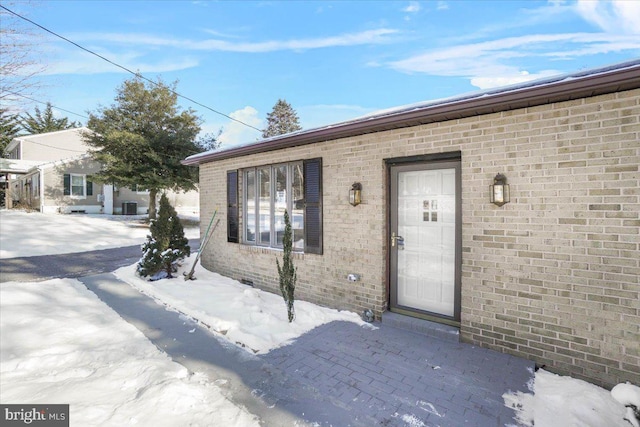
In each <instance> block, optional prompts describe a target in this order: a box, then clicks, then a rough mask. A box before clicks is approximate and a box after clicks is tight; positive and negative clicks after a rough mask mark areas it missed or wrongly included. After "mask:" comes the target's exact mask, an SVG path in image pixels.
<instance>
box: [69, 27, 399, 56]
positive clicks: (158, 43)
mask: <svg viewBox="0 0 640 427" xmlns="http://www.w3.org/2000/svg"><path fill="white" fill-rule="evenodd" d="M396 33H398V30H394V29H389V28H379V29H376V30H367V31H361V32H357V33H345V34H340V35H336V36H328V37H317V38H306V39H305V38H301V39H291V40H270V41H262V42H236V41H226V40H219V39H207V40H201V41H194V40H180V39H175V38H165V37H160V36H155V35H150V34H121V33H89V34H77V35H75V37H73V38H74V39H75V40H83V41H91V40H100V41H102V42H105V41H107V42H113V43H119V44H123V45H129V44H132V45H135V46H136V47H138V48H140V47H142V46H144V45H146V46H153V47H174V48H178V49H187V50H204V51H227V52H246V53H256V52H275V51H282V50H306V49H320V48H328V47H336V46H358V45H365V44H380V43H387V42H389V41H390V39H389V37H388V36H390V35H392V34H396Z"/></svg>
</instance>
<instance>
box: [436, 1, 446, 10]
mask: <svg viewBox="0 0 640 427" xmlns="http://www.w3.org/2000/svg"><path fill="white" fill-rule="evenodd" d="M447 9H449V5H448V4H447V2H446V1H439V2H438V5H437V6H436V10H447Z"/></svg>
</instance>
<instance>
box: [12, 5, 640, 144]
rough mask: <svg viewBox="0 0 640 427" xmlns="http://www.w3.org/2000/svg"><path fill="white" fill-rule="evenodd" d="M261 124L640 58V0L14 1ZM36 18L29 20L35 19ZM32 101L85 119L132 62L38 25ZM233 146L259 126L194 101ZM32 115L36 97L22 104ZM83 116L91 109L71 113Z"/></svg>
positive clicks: (347, 112) (317, 121) (207, 125)
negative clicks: (279, 108)
mask: <svg viewBox="0 0 640 427" xmlns="http://www.w3.org/2000/svg"><path fill="white" fill-rule="evenodd" d="M0 4H2V5H4V6H6V7H8V8H11V9H12V10H15V11H16V12H19V13H20V14H22V15H24V16H26V17H28V18H29V19H31V20H33V21H34V22H36V23H38V24H40V25H42V26H43V27H46V28H48V29H49V30H51V31H53V32H56V33H58V34H60V35H62V36H64V37H66V38H68V39H70V40H72V41H74V42H76V43H78V44H80V45H82V46H83V47H85V48H87V49H90V50H92V51H95V52H97V53H99V54H100V55H102V56H104V57H106V58H109V59H110V60H111V61H113V62H116V63H118V64H120V65H122V66H125V67H127V68H129V69H131V70H134V71H138V72H140V73H142V74H143V75H144V76H145V77H148V78H151V79H155V78H157V77H161V78H162V79H163V80H164V81H165V82H173V81H175V80H179V83H178V87H177V91H178V92H179V93H181V94H183V95H185V96H187V97H190V98H192V99H194V100H196V101H198V102H199V103H202V104H205V105H207V106H208V107H210V108H212V109H214V110H217V111H220V112H222V113H224V114H227V115H230V116H231V117H234V118H237V119H239V120H242V121H244V122H246V123H249V124H251V125H252V126H255V127H257V128H263V127H264V126H265V117H266V114H267V113H268V112H269V111H270V110H271V108H272V107H273V105H274V104H275V103H276V101H277V100H278V98H284V99H286V100H287V101H288V102H289V103H291V104H292V106H293V107H294V109H295V110H296V111H297V112H298V116H299V117H300V122H301V125H302V126H303V127H304V128H312V127H317V126H322V125H326V124H330V123H334V122H338V121H342V120H347V119H351V118H355V117H358V116H362V115H365V114H368V113H371V112H373V111H375V110H380V109H386V108H391V107H396V106H399V105H404V104H411V103H415V102H420V101H427V100H433V99H438V98H444V97H450V96H455V95H460V94H463V93H468V92H474V91H478V90H483V89H489V88H492V87H496V86H504V85H508V84H513V83H519V82H523V81H526V80H532V79H537V78H542V77H546V76H550V75H554V74H561V73H567V72H573V71H578V70H582V69H586V68H593V67H598V66H601V65H608V64H612V63H616V62H621V61H626V60H629V59H634V58H638V57H640V1H634V0H622V1H607V2H605V1H596V0H589V1H506V0H503V1H495V2H491V1H335V2H329V1H187V0H183V1H97V0H92V1H63V0H55V1H42V2H36V3H35V4H33V3H27V2H20V1H17V2H16V1H13V2H11V1H3V2H1V3H0ZM27 25H30V24H27ZM31 30H32V32H33V33H34V34H35V35H36V36H37V37H38V52H37V53H36V56H35V57H34V59H36V60H37V62H40V63H44V64H45V66H46V68H45V72H44V73H43V74H42V75H41V76H40V79H41V81H42V83H43V84H44V85H43V87H42V88H41V89H39V90H38V91H37V92H36V93H34V94H33V95H32V96H33V97H34V98H36V99H38V100H41V101H45V102H46V101H49V102H51V103H52V104H53V105H54V106H57V107H59V108H61V109H65V110H68V111H73V112H77V113H80V114H86V112H87V111H95V110H96V109H97V108H98V107H99V106H100V105H102V106H110V105H111V104H112V103H113V102H114V97H115V94H116V88H117V87H118V86H119V85H120V84H121V83H122V82H123V81H124V80H126V79H129V78H131V77H132V76H131V75H130V74H127V73H126V72H125V71H123V70H121V69H119V68H117V67H115V66H113V65H111V64H109V63H107V62H105V61H103V60H101V59H99V58H97V57H95V56H92V55H90V54H88V53H87V52H84V51H82V50H81V49H78V48H77V47H75V46H73V45H72V44H70V43H68V42H65V41H63V40H61V39H58V38H56V37H54V36H52V35H50V34H47V33H46V32H44V31H42V30H39V29H38V28H36V27H33V26H31ZM180 105H181V106H182V107H184V108H187V107H191V108H193V109H194V110H196V112H197V114H198V115H200V116H201V117H202V119H203V121H204V122H203V125H202V127H203V131H204V132H217V131H218V130H219V129H222V131H223V133H222V135H221V140H222V141H223V143H224V146H226V147H229V146H232V145H235V144H239V143H247V142H251V141H253V140H255V139H257V138H259V137H260V133H259V132H257V131H255V130H253V129H251V128H248V127H245V126H243V125H241V124H239V123H235V122H233V121H230V120H229V119H228V118H225V117H223V116H220V115H217V114H215V113H213V112H211V111H209V110H207V109H204V108H202V107H200V106H198V105H194V104H192V103H190V102H189V101H186V100H184V99H181V100H180ZM21 106H22V107H23V108H26V109H27V110H28V111H32V110H33V107H34V106H35V104H34V103H32V102H31V103H29V102H28V101H25V100H23V104H22V105H21ZM60 115H62V116H68V117H69V118H70V119H72V120H79V121H82V122H84V121H85V120H84V119H83V118H81V117H77V116H74V115H71V114H69V113H66V112H60Z"/></svg>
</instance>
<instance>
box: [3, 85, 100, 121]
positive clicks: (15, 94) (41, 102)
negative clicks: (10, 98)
mask: <svg viewBox="0 0 640 427" xmlns="http://www.w3.org/2000/svg"><path fill="white" fill-rule="evenodd" d="M7 93H10V94H11V95H14V96H20V97H22V98H25V99H28V100H29V101H33V102H37V103H38V104H44V105H47V104H49V105H51V106H52V107H53V108H55V109H56V110H60V111H64V112H65V113H69V114H73V115H74V116H78V117H82V118H83V119H87V120H88V119H89V117H87V116H84V115H82V114H78V113H74V112H73V111H69V110H65V109H64V108H60V107H56V106H55V105H53V104H51V103H50V102H44V101H38V100H37V99H33V98H30V97H28V96H25V95H22V94H20V93H15V92H11V91H9V90H8V91H7Z"/></svg>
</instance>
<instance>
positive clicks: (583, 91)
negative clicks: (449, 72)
mask: <svg viewBox="0 0 640 427" xmlns="http://www.w3.org/2000/svg"><path fill="white" fill-rule="evenodd" d="M626 65H628V66H627V67H626V68H622V69H620V68H616V69H611V70H608V71H607V70H604V71H602V72H597V70H594V71H593V72H592V74H587V75H585V76H581V75H576V76H571V75H568V76H564V77H560V78H557V81H554V80H553V79H551V81H550V82H539V83H538V84H531V86H524V87H517V88H512V89H509V88H503V89H501V90H494V91H488V92H483V93H479V94H473V95H469V96H467V97H464V96H463V97H460V98H454V99H452V100H445V101H443V102H442V103H435V104H430V105H427V106H423V107H416V108H415V109H410V110H404V111H399V112H391V113H387V114H385V113H381V114H380V115H379V116H371V117H365V118H361V119H356V120H352V121H348V122H343V123H338V124H335V125H332V126H327V127H322V128H316V129H310V130H308V131H302V132H296V133H292V134H288V135H282V136H280V137H275V138H273V139H269V140H265V141H263V142H259V143H256V144H251V145H245V146H241V147H236V148H231V149H229V150H224V151H213V152H209V153H205V154H200V155H195V156H191V157H188V158H186V159H185V160H183V161H182V164H184V165H200V164H203V163H208V162H212V161H218V160H225V159H230V158H234V157H242V156H247V155H251V154H258V153H264V152H269V151H275V150H281V149H285V148H291V147H297V146H302V145H308V144H314V143H317V142H323V141H328V140H334V139H339V138H346V137H352V136H358V135H364V134H368V133H373V132H380V131H385V130H391V129H399V128H405V127H410V126H417V125H421V124H426V123H434V122H441V121H446V120H453V119H461V118H465V117H471V116H477V115H483V114H490V113H496V112H500V111H508V110H514V109H518V108H525V107H533V106H536V105H543V104H549V103H554V102H562V101H570V100H572V99H579V98H585V97H591V96H596V95H603V94H607V93H612V92H618V91H624V90H631V89H636V88H640V61H634V62H632V63H631V65H630V66H629V63H627V64H626Z"/></svg>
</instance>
